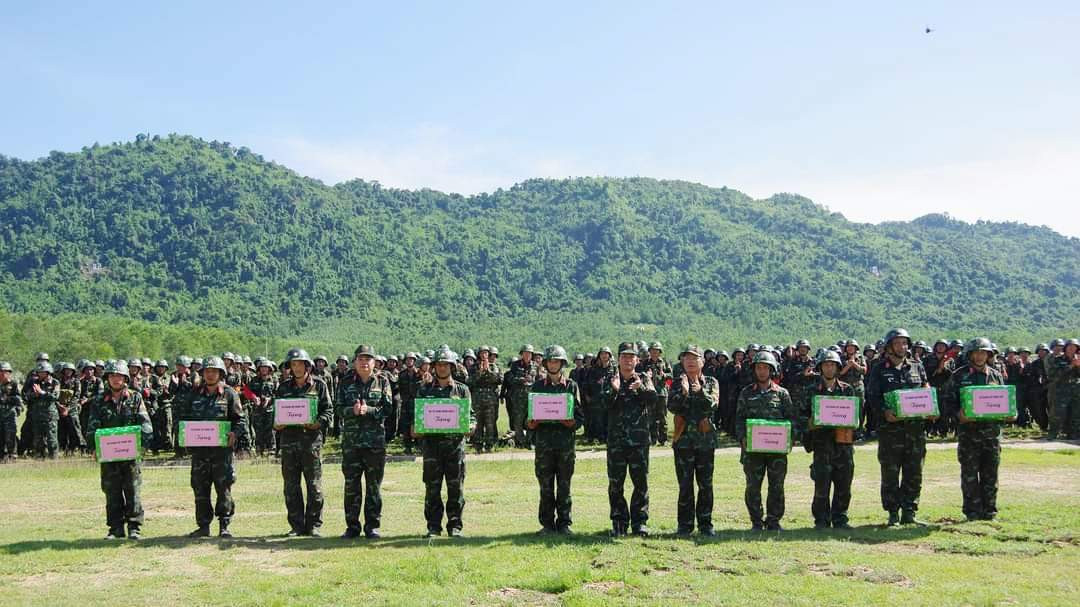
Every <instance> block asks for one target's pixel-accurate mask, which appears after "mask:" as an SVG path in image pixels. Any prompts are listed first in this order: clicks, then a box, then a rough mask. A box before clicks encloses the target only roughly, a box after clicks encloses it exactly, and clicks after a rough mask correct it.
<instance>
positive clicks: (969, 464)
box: [956, 424, 1001, 519]
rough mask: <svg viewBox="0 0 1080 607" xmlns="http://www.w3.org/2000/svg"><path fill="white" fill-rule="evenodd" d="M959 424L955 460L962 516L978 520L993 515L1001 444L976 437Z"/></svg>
mask: <svg viewBox="0 0 1080 607" xmlns="http://www.w3.org/2000/svg"><path fill="white" fill-rule="evenodd" d="M964 426H965V424H961V425H960V430H959V432H958V434H959V437H958V438H959V442H958V443H957V445H956V458H957V459H958V460H960V492H961V493H963V496H964V515H965V516H967V517H968V518H969V519H980V518H983V517H986V516H993V515H995V514H997V492H998V466H999V465H1000V464H1001V441H1000V440H999V439H998V438H997V437H996V436H994V437H989V436H983V435H980V434H979V433H978V432H977V431H972V430H968V429H965V428H964Z"/></svg>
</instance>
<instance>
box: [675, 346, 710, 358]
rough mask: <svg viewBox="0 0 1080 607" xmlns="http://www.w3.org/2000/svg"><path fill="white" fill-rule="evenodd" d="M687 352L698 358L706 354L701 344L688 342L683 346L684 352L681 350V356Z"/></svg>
mask: <svg viewBox="0 0 1080 607" xmlns="http://www.w3.org/2000/svg"><path fill="white" fill-rule="evenodd" d="M687 354H692V355H694V356H696V357H698V358H702V357H704V356H705V352H704V351H702V349H701V346H695V345H694V344H686V346H684V347H683V349H682V352H679V358H682V357H684V356H686V355H687Z"/></svg>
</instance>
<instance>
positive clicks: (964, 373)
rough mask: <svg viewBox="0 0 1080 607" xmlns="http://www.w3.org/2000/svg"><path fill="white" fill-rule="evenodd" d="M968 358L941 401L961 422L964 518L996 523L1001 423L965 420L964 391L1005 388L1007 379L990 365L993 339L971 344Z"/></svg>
mask: <svg viewBox="0 0 1080 607" xmlns="http://www.w3.org/2000/svg"><path fill="white" fill-rule="evenodd" d="M965 354H966V355H967V364H966V365H964V366H962V367H960V368H959V369H956V370H955V371H954V372H953V374H952V377H950V378H949V381H948V382H946V384H945V386H944V387H943V388H942V390H941V393H940V394H941V400H942V401H945V402H948V403H949V405H950V407H949V410H950V411H954V412H955V415H956V418H957V422H958V423H957V431H956V433H957V438H958V439H959V441H958V442H957V446H956V456H957V459H959V460H960V491H961V493H963V496H964V515H965V516H966V517H967V519H968V520H969V521H976V520H993V519H994V517H995V516H997V491H998V466H999V465H1000V464H1001V422H1000V421H996V420H975V419H968V418H967V417H965V416H964V411H963V410H962V408H961V406H960V402H961V401H960V391H961V389H963V388H967V387H969V386H1003V385H1005V378H1004V377H1003V376H1002V375H1001V373H1000V372H998V371H997V370H996V369H994V368H993V367H991V366H990V365H989V364H988V363H989V359H990V357H991V356H992V355H993V349H992V347H991V344H990V340H989V339H986V338H985V337H978V338H975V339H973V340H971V342H970V343H969V344H968V347H967V351H966V352H965ZM1007 421H1012V420H1011V419H1010V420H1007Z"/></svg>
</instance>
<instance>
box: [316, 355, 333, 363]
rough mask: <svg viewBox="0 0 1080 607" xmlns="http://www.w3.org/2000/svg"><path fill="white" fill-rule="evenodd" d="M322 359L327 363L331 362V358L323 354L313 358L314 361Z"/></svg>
mask: <svg viewBox="0 0 1080 607" xmlns="http://www.w3.org/2000/svg"><path fill="white" fill-rule="evenodd" d="M320 360H321V361H322V362H324V363H326V364H330V359H328V358H326V357H325V356H323V355H322V354H320V355H318V356H316V357H315V358H314V359H313V361H314V362H319V361H320Z"/></svg>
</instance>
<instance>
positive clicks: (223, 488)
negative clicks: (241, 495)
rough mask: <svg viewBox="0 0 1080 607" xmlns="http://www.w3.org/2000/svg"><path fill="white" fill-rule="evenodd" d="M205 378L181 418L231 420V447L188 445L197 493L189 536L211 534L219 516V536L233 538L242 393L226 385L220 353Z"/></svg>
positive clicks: (205, 369)
mask: <svg viewBox="0 0 1080 607" xmlns="http://www.w3.org/2000/svg"><path fill="white" fill-rule="evenodd" d="M202 373H203V381H202V382H201V384H200V385H199V387H198V388H196V389H195V390H194V391H192V392H191V393H190V394H189V395H188V399H187V402H186V403H185V404H184V406H183V412H182V413H181V414H180V420H181V421H219V422H224V421H227V422H230V430H229V441H228V446H225V447H187V451H188V453H189V454H191V489H192V491H194V493H195V524H196V525H197V527H196V529H195V530H194V531H192V532H191V533H189V534H188V537H193V538H194V537H209V535H210V522H211V521H213V520H214V516H215V515H217V518H218V535H219V536H221V537H225V538H228V537H232V532H231V531H229V522H230V521H231V520H232V517H233V514H234V513H235V510H236V506H235V504H234V503H233V499H232V486H233V483H235V482H236V468H235V467H234V466H233V447H235V446H236V441H237V437H239V436H243V435H244V433H245V432H247V428H246V427H245V420H244V408H243V406H242V405H241V404H240V396H239V395H237V394H236V391H235V390H233V389H232V387H231V386H227V385H226V384H225V374H226V367H225V361H223V360H222V359H220V358H218V357H217V356H211V357H210V358H208V359H206V363H205V364H204V365H203V371H202ZM210 487H213V488H214V491H215V492H216V493H217V501H216V502H215V504H214V508H213V509H211V508H210Z"/></svg>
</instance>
